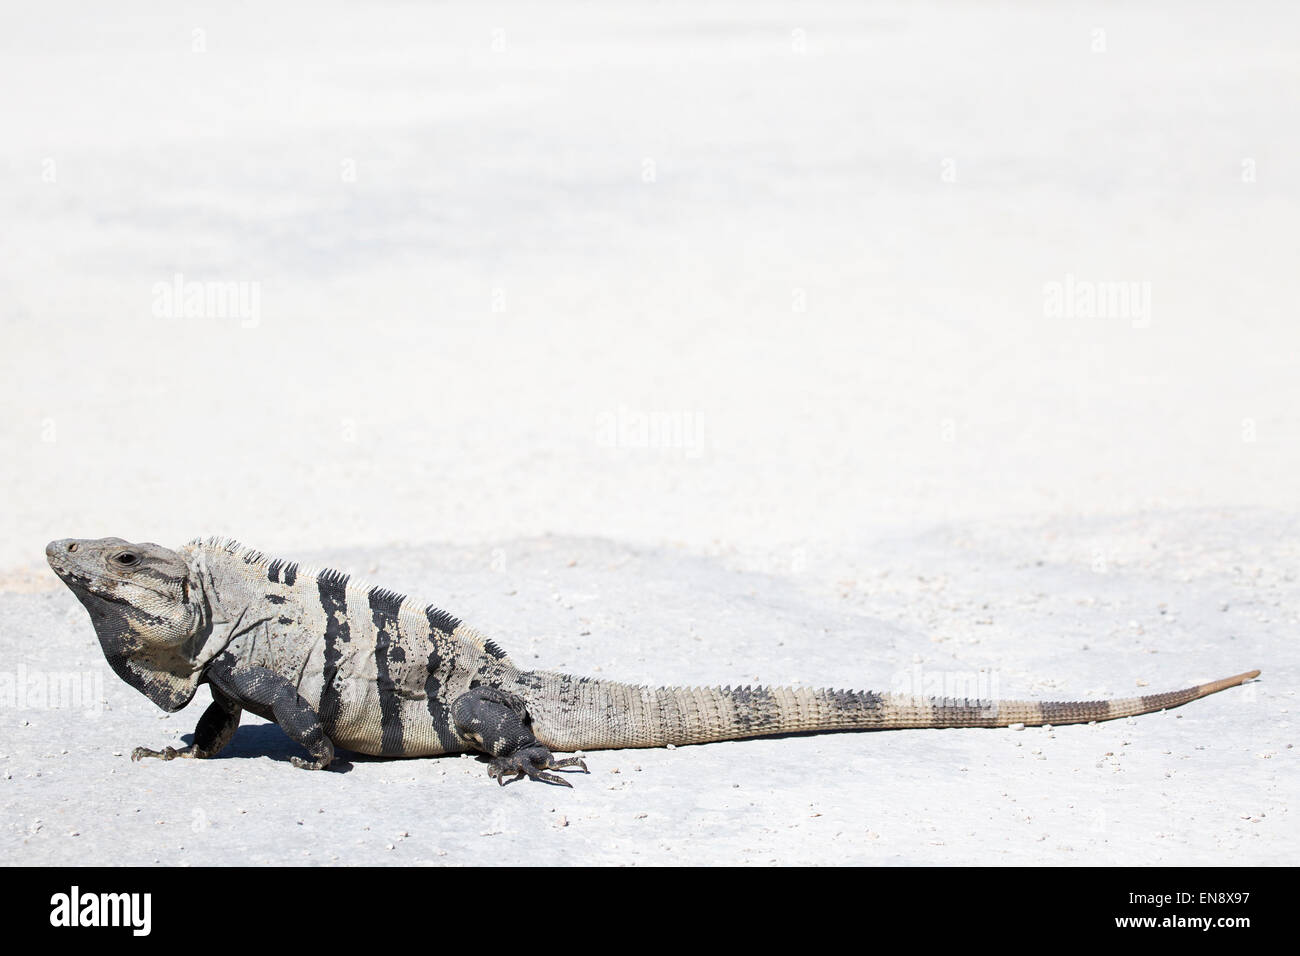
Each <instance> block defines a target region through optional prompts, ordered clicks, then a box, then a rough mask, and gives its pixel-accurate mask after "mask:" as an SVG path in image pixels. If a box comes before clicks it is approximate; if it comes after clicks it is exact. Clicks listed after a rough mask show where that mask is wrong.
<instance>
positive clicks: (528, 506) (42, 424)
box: [0, 2, 1300, 663]
mask: <svg viewBox="0 0 1300 956" xmlns="http://www.w3.org/2000/svg"><path fill="white" fill-rule="evenodd" d="M1297 25H1300V14H1298V13H1297V10H1296V8H1295V6H1294V5H1293V4H1286V3H1277V4H1258V5H1252V7H1251V8H1250V13H1249V15H1245V12H1244V11H1243V10H1242V9H1241V8H1237V7H1233V6H1231V5H1227V4H1219V3H1190V4H1168V3H1149V2H1147V3H1132V4H1124V5H1107V6H1104V7H1101V8H1098V7H1095V6H1092V5H1086V4H1072V3H1054V4H1047V5H1021V4H1014V3H961V4H919V5H918V4H911V3H872V4H860V3H809V4H788V3H784V4H782V3H764V2H746V3H708V4H702V3H616V4H597V3H588V2H577V3H549V4H546V5H535V4H525V3H517V4H516V3H482V4H473V5H470V4H456V5H441V4H424V3H407V4H364V5H363V4H340V3H328V2H327V3H313V4H305V3H303V4H285V5H277V6H276V7H275V8H274V9H265V8H263V7H261V6H257V5H253V4H185V3H179V4H169V5H167V6H166V7H163V8H159V7H156V6H153V5H148V4H130V3H123V4H114V5H113V6H112V7H111V8H110V7H103V6H101V5H96V4H88V3H81V4H68V3H52V4H41V5H39V6H32V7H27V8H23V9H22V10H19V9H17V8H14V9H12V10H9V11H6V13H5V14H4V16H3V26H4V28H3V30H0V114H2V115H3V116H4V132H3V135H2V136H0V164H2V165H0V169H2V170H3V176H2V177H0V208H2V209H3V216H2V217H0V218H2V219H3V225H0V259H2V260H3V263H4V266H3V268H2V269H0V394H2V396H3V402H4V415H3V416H2V417H0V489H2V490H3V495H4V500H5V507H4V514H3V522H4V527H3V533H2V534H0V568H12V567H17V566H24V565H36V564H39V563H40V560H41V555H42V548H43V545H44V543H45V541H46V540H48V539H50V538H53V537H57V536H64V535H76V536H99V535H109V534H113V535H123V536H126V537H129V538H133V539H137V540H138V539H148V540H156V541H159V542H161V543H165V544H169V545H175V544H179V543H181V542H183V541H185V540H187V539H188V538H190V537H191V536H194V535H197V534H230V535H234V536H238V537H240V538H242V539H243V540H245V541H247V542H249V543H251V544H254V545H257V546H259V547H262V548H264V549H267V550H273V551H277V552H280V553H288V554H293V553H301V552H302V551H304V550H314V549H319V548H323V547H329V548H342V547H364V546H372V545H373V546H379V545H384V544H386V543H394V542H411V543H422V542H442V541H451V542H459V543H465V544H473V543H476V542H487V541H492V540H496V539H499V538H506V537H509V538H516V537H526V536H529V535H536V534H545V533H555V534H566V535H592V536H601V537H607V538H612V539H619V540H623V541H627V542H656V543H667V544H674V545H680V546H684V547H686V548H689V549H694V550H702V551H719V550H721V551H737V552H740V551H746V550H747V549H748V550H753V549H771V550H772V551H773V552H776V553H791V552H790V550H789V549H791V548H796V549H799V548H806V549H809V550H810V551H816V552H820V553H825V552H827V551H834V550H835V549H837V548H840V549H851V548H853V547H855V546H856V543H858V542H863V541H868V540H871V539H872V538H873V537H876V536H880V535H892V534H901V535H908V534H913V533H919V532H922V531H924V530H925V529H927V528H931V527H935V526H940V525H943V526H953V525H958V526H960V525H964V524H971V523H981V522H982V523H985V526H990V525H991V526H994V527H996V526H998V525H999V523H1002V522H1008V523H1010V522H1015V523H1018V524H1021V525H1023V524H1025V523H1029V524H1034V523H1042V522H1059V521H1066V522H1069V521H1073V520H1076V519H1081V520H1086V519H1089V518H1093V517H1097V516H1104V517H1107V518H1108V519H1112V518H1114V517H1115V516H1125V515H1139V516H1141V515H1151V514H1155V513H1161V514H1164V515H1170V514H1172V515H1175V516H1180V515H1186V516H1189V517H1188V518H1187V520H1188V521H1190V522H1196V521H1199V520H1201V519H1200V518H1197V517H1195V516H1197V515H1204V514H1207V513H1222V512H1225V511H1226V512H1231V513H1233V514H1240V513H1243V512H1251V513H1255V514H1262V515H1264V516H1265V517H1264V518H1260V519H1257V521H1256V524H1255V525H1254V526H1263V527H1269V526H1270V522H1269V520H1268V518H1267V516H1268V515H1270V514H1278V515H1281V514H1285V515H1288V516H1289V515H1293V514H1294V511H1295V503H1296V483H1295V479H1294V476H1295V475H1296V474H1297V471H1298V469H1297V465H1298V464H1300V461H1298V458H1300V441H1298V440H1297V439H1300V419H1298V417H1297V403H1296V398H1297V378H1296V360H1297V345H1300V325H1298V324H1297V322H1296V316H1295V311H1296V303H1297V292H1298V291H1300V271H1298V270H1297V269H1296V260H1297V255H1296V253H1297V248H1296V246H1297V243H1296V222H1297V220H1298V219H1300V215H1298V213H1300V208H1298V203H1297V199H1298V198H1300V181H1298V180H1297V175H1296V172H1297V159H1296V157H1297V155H1300V123H1297V122H1296V118H1297V108H1296V107H1297V102H1298V99H1297V94H1300V73H1297V70H1296V64H1297V62H1300V59H1298V53H1300V51H1298V49H1297V47H1298V46H1300V32H1298V31H1297V30H1296V27H1297ZM1162 520H1168V519H1162ZM1247 663H1252V662H1247Z"/></svg>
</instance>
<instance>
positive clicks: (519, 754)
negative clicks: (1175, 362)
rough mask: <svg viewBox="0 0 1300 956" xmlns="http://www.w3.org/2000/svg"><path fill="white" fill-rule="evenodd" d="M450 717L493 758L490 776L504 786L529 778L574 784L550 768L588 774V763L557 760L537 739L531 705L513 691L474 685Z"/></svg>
mask: <svg viewBox="0 0 1300 956" xmlns="http://www.w3.org/2000/svg"><path fill="white" fill-rule="evenodd" d="M451 718H452V721H453V723H454V724H455V726H456V732H457V733H458V734H460V735H461V737H463V738H464V739H465V741H466V742H467V743H469V744H470V746H472V747H474V748H475V749H476V750H481V751H483V753H485V754H487V755H488V756H490V757H491V758H492V761H491V764H490V765H489V766H488V776H489V777H493V778H495V779H496V781H497V783H499V784H501V785H502V786H503V787H504V786H505V785H506V778H507V777H510V782H514V781H515V780H520V779H522V778H523V777H528V778H530V779H532V780H540V781H542V782H543V783H551V784H555V785H557V786H561V787H571V786H573V784H571V783H569V781H567V780H565V779H564V778H563V777H561V776H558V775H556V774H553V773H547V772H546V771H548V770H563V769H566V768H569V767H578V768H580V769H581V770H582V772H583V773H588V772H589V771H588V770H587V765H586V764H585V763H584V762H583V761H582V760H581V759H579V758H578V757H565V758H564V759H563V760H556V759H555V757H554V756H552V755H551V752H550V751H549V750H547V749H546V748H545V747H543V746H542V745H541V744H539V743H538V742H537V738H536V737H534V736H533V732H532V730H531V729H530V727H529V725H530V724H531V722H532V721H531V719H530V718H529V716H528V708H527V707H526V706H525V704H524V702H523V700H521V699H520V698H518V697H516V696H515V695H514V694H508V693H506V692H505V691H502V690H498V689H497V688H495V687H475V688H474V689H473V690H469V691H466V692H465V693H463V694H461V695H460V696H459V697H457V698H456V699H455V700H454V701H453V702H452V705H451Z"/></svg>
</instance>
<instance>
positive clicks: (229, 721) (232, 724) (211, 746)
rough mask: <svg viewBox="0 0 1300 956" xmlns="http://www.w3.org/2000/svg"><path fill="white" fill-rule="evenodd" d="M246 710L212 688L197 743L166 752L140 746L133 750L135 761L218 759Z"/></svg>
mask: <svg viewBox="0 0 1300 956" xmlns="http://www.w3.org/2000/svg"><path fill="white" fill-rule="evenodd" d="M242 713H243V708H242V707H240V706H239V704H238V703H236V702H235V701H234V700H232V699H231V698H229V697H227V696H226V695H225V694H223V693H221V692H220V691H219V690H217V689H216V688H215V687H214V688H213V689H212V703H211V704H210V705H208V709H207V710H205V711H204V712H203V716H202V717H200V718H199V725H198V726H197V727H195V728H194V742H193V743H191V744H190V745H189V746H188V747H181V748H180V749H177V748H175V747H164V748H163V749H162V750H150V749H149V748H148V747H136V748H135V750H133V751H131V759H132V760H140V759H142V758H144V757H157V758H159V759H160V760H175V759H176V758H177V757H194V758H197V759H199V760H206V759H207V758H208V757H215V756H216V755H217V754H218V753H220V752H221V749H222V748H223V747H225V746H226V744H228V743H230V738H231V737H233V736H235V730H236V728H238V727H239V717H240V715H241V714H242Z"/></svg>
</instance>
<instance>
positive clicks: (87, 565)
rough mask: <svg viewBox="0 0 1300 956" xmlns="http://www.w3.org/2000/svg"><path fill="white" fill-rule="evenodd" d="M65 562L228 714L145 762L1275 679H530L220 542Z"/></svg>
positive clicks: (145, 654)
mask: <svg viewBox="0 0 1300 956" xmlns="http://www.w3.org/2000/svg"><path fill="white" fill-rule="evenodd" d="M46 557H47V559H48V560H49V563H50V566H51V567H52V568H53V569H54V571H55V572H56V573H57V574H58V575H59V577H60V578H61V579H62V580H63V581H64V583H65V584H67V585H68V587H69V588H70V589H71V590H72V592H73V593H74V594H75V595H76V596H77V598H78V599H80V600H81V602H82V603H83V604H84V605H85V606H86V609H87V611H89V612H90V617H91V621H92V623H93V624H94V626H95V631H96V634H97V636H98V637H99V641H100V644H101V646H102V647H103V650H104V654H105V656H106V657H107V659H108V662H109V664H110V666H112V668H113V670H114V671H116V673H117V674H118V676H119V677H121V678H122V679H123V680H125V681H126V682H127V683H128V684H130V685H131V686H132V687H134V688H136V689H137V690H139V691H140V692H141V693H143V694H144V695H145V696H146V697H148V698H149V699H150V700H152V701H153V702H154V703H155V704H157V705H158V706H159V707H162V708H163V709H164V710H168V711H174V710H179V709H180V708H181V707H184V706H185V705H186V704H188V703H189V702H190V700H191V698H192V697H193V696H194V693H195V691H197V689H198V686H199V684H201V683H204V682H207V683H208V684H210V685H211V688H212V696H213V703H212V705H211V706H210V707H209V708H208V709H207V711H206V712H205V713H204V714H203V717H202V719H201V720H200V721H199V725H198V727H197V729H196V730H195V734H194V742H193V743H192V744H191V745H190V746H188V747H184V748H181V749H176V748H172V747H168V748H165V749H164V750H162V751H157V750H150V749H147V748H144V747H137V748H136V749H135V751H134V752H133V753H132V759H135V760H139V759H141V758H142V757H159V758H161V759H164V760H171V759H174V758H177V757H189V758H200V759H202V758H208V757H212V756H215V755H216V754H217V753H218V752H220V750H221V749H222V747H224V746H225V745H226V744H227V743H228V742H229V741H230V738H231V737H232V736H233V735H234V732H235V729H236V728H237V727H238V725H239V718H240V714H241V712H242V711H243V710H249V711H252V712H253V713H255V714H258V715H259V716H262V717H265V718H267V719H268V720H273V721H275V722H276V723H277V724H279V725H280V727H282V728H283V729H284V730H285V732H286V733H287V734H288V735H289V736H290V737H291V738H293V739H294V740H295V741H297V742H298V743H300V744H301V745H302V746H303V747H304V748H305V749H306V750H307V752H308V754H309V755H310V758H311V759H309V760H303V759H301V758H297V757H295V758H293V762H294V764H295V765H296V766H300V767H305V768H307V769H313V770H320V769H324V768H325V767H327V766H329V764H330V761H331V760H332V759H333V757H334V747H335V746H340V747H345V748H347V749H349V750H354V751H357V752H360V753H365V754H382V755H389V756H404V757H420V756H431V755H435V754H447V753H465V752H474V751H477V752H482V753H484V754H487V755H488V756H489V757H490V758H491V760H490V766H489V771H488V772H489V774H490V775H491V776H492V777H494V778H496V779H497V780H498V781H499V782H501V783H503V784H504V783H505V782H506V781H507V779H508V778H509V779H519V778H520V777H524V776H527V777H530V778H532V779H535V780H541V781H544V782H547V783H553V784H561V785H564V786H568V783H567V782H566V781H565V780H564V779H563V778H562V777H560V776H558V775H557V774H555V773H552V772H551V771H554V770H567V769H574V768H576V769H581V770H583V771H585V770H586V769H587V768H586V764H585V763H583V762H582V761H581V760H580V759H578V758H576V757H569V758H565V759H561V760H557V759H556V758H555V757H554V756H553V755H552V751H573V750H601V749H609V748H623V747H662V746H665V745H668V744H694V743H706V742H709V741H718V740H738V739H741V738H745V737H762V736H769V735H773V734H790V733H810V732H834V731H846V730H893V729H901V728H908V727H1007V726H1010V725H1012V724H1022V723H1023V724H1072V723H1084V722H1088V721H1097V720H1112V719H1114V718H1117V717H1129V716H1133V715H1136V714H1146V713H1151V712H1152V711H1158V710H1164V709H1166V708H1169V707H1177V706H1179V705H1180V704H1185V703H1187V702H1188V701H1192V700H1195V699H1197V698H1198V697H1204V696H1205V695H1207V694H1212V693H1215V692H1217V691H1220V690H1224V689H1225V688H1228V687H1233V686H1236V685H1237V684H1240V683H1242V682H1243V681H1247V680H1250V679H1252V678H1254V677H1257V676H1258V675H1259V671H1250V672H1248V673H1244V674H1238V675H1237V676H1236V677H1230V678H1227V679H1226V680H1220V681H1215V682H1214V683H1211V684H1202V685H1200V686H1197V687H1191V688H1188V689H1186V690H1180V691H1174V692H1172V693H1168V694H1156V695H1151V696H1146V697H1132V698H1125V699H1121V700H1110V701H1105V700H1101V701H1077V702H1056V701H1004V700H993V701H980V700H954V699H950V698H910V697H900V696H897V695H891V694H878V693H874V692H872V691H841V690H819V689H811V688H797V689H796V688H788V687H738V688H734V689H733V688H730V687H725V688H717V687H713V688H685V687H660V688H658V689H653V688H649V687H637V686H633V685H630V684H619V683H615V682H612V681H604V680H594V679H591V678H586V677H572V676H570V675H567V674H557V673H551V672H548V671H527V670H520V669H519V668H517V667H516V666H515V665H514V664H513V663H512V662H511V660H510V658H509V657H508V656H507V655H506V653H505V651H503V650H501V648H499V647H497V645H496V644H494V643H493V642H492V641H490V640H487V639H485V638H484V637H482V636H481V635H479V634H478V633H477V632H475V631H474V630H472V629H471V628H469V627H467V626H466V625H464V624H462V623H461V622H460V621H459V620H457V619H456V618H454V617H452V616H451V615H450V614H448V613H446V612H445V611H440V610H438V609H437V608H435V607H433V606H432V605H423V604H419V603H417V602H413V601H410V600H408V599H407V598H406V597H404V596H403V595H400V594H396V593H394V592H392V591H388V590H386V589H383V588H371V587H368V586H367V585H364V584H361V583H359V582H355V581H353V580H352V579H351V578H350V577H349V576H348V575H346V574H342V573H340V572H338V571H332V570H319V571H311V570H307V569H302V568H299V566H298V565H297V564H296V563H293V562H287V561H281V560H279V559H270V558H267V557H265V556H263V555H262V554H261V553H259V552H257V551H252V550H248V549H244V548H241V547H240V546H239V545H238V544H236V543H234V542H230V541H222V540H218V539H207V540H195V541H192V542H190V543H189V544H187V545H186V546H184V547H183V548H179V549H177V550H175V551H172V550H169V549H167V548H163V547H160V546H159V545H156V544H148V543H144V544H132V543H130V542H127V541H125V540H123V539H121V538H100V539H97V540H77V539H63V540H59V541H52V542H51V543H50V544H49V546H48V547H47V548H46Z"/></svg>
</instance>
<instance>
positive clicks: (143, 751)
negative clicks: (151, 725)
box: [131, 744, 199, 760]
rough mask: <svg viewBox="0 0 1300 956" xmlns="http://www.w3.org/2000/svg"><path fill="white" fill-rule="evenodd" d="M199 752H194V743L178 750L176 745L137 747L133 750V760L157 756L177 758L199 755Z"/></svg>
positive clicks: (164, 758)
mask: <svg viewBox="0 0 1300 956" xmlns="http://www.w3.org/2000/svg"><path fill="white" fill-rule="evenodd" d="M198 756H199V754H197V753H195V752H194V745H193V744H190V745H189V746H188V747H182V748H181V749H180V750H177V749H176V748H175V747H164V748H163V749H162V750H150V749H149V748H148V747H136V748H135V749H134V750H132V751H131V759H132V760H142V759H144V758H145V757H157V758H158V759H159V760H175V759H176V758H177V757H198Z"/></svg>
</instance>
